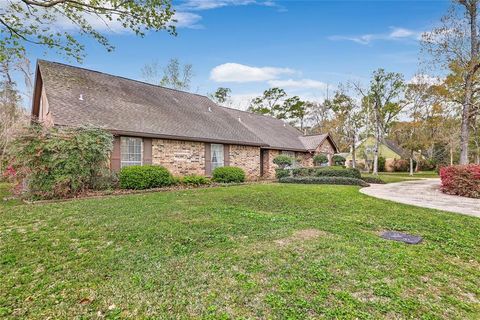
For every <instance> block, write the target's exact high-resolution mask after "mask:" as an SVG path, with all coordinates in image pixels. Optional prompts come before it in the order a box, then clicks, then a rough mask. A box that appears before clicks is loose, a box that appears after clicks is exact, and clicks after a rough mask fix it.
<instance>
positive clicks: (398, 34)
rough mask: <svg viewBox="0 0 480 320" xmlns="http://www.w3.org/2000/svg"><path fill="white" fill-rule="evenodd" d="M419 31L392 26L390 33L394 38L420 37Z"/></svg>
mask: <svg viewBox="0 0 480 320" xmlns="http://www.w3.org/2000/svg"><path fill="white" fill-rule="evenodd" d="M418 35H419V32H416V31H413V30H409V29H405V28H392V31H391V32H390V34H389V35H388V36H389V37H390V38H392V39H397V38H410V37H412V36H414V37H418Z"/></svg>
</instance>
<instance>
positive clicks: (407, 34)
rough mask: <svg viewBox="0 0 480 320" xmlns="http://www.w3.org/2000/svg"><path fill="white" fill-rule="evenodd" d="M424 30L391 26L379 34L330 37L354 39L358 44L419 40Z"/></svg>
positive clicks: (336, 39)
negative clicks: (387, 30)
mask: <svg viewBox="0 0 480 320" xmlns="http://www.w3.org/2000/svg"><path fill="white" fill-rule="evenodd" d="M421 35H422V32H421V31H415V30H410V29H406V28H397V27H390V32H387V33H377V34H363V35H358V36H341V35H333V36H330V37H328V39H330V40H334V41H341V40H346V41H353V42H355V43H358V44H363V45H367V44H370V43H372V42H373V41H375V40H384V41H396V40H408V39H411V40H419V39H420V38H421Z"/></svg>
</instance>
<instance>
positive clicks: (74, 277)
mask: <svg viewBox="0 0 480 320" xmlns="http://www.w3.org/2000/svg"><path fill="white" fill-rule="evenodd" d="M0 219H1V223H0V252H1V257H0V259H1V260H0V283H1V286H0V317H2V318H33V319H45V318H55V319H57V318H64V319H70V318H78V319H80V318H82V319H87V318H95V317H106V318H108V319H118V318H139V317H140V318H148V317H155V318H203V319H229V318H243V319H246V318H278V319H286V318H290V319H305V318H327V319H333V318H337V319H354V318H359V319H378V318H385V319H406V318H412V319H420V318H421V319H478V318H479V317H480V245H479V244H480V242H479V241H480V238H479V234H480V219H478V218H474V217H469V216H462V215H458V214H451V213H444V212H440V211H435V210H429V209H421V208H415V207H410V206H406V205H401V204H395V203H391V202H386V201H382V200H378V199H374V198H370V197H367V196H365V195H362V194H359V192H358V188H357V187H351V186H325V185H323V186H315V185H290V184H289V185H282V184H261V185H245V186H235V187H226V188H212V189H198V190H189V191H175V192H163V193H150V194H142V195H129V196H118V197H112V198H104V199H87V200H77V201H69V202H61V203H53V204H43V205H17V206H5V205H3V206H2V207H0ZM385 229H392V230H402V231H406V232H409V233H412V234H418V235H422V236H423V237H424V242H423V243H421V244H419V245H411V246H409V245H405V244H403V243H399V242H392V241H386V240H383V239H381V238H379V237H378V236H377V233H378V232H379V231H381V230H385Z"/></svg>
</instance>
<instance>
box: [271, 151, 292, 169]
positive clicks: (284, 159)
mask: <svg viewBox="0 0 480 320" xmlns="http://www.w3.org/2000/svg"><path fill="white" fill-rule="evenodd" d="M293 161H294V159H293V158H292V157H290V156H287V155H285V154H280V155H278V156H276V157H275V158H274V159H273V163H274V164H276V165H277V166H279V167H280V168H281V169H285V167H288V166H291V165H292V164H293Z"/></svg>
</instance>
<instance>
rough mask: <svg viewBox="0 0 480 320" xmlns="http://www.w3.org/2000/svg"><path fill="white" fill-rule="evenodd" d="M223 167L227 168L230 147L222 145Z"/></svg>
mask: <svg viewBox="0 0 480 320" xmlns="http://www.w3.org/2000/svg"><path fill="white" fill-rule="evenodd" d="M223 165H224V166H225V167H228V166H229V165H230V145H229V144H224V145H223Z"/></svg>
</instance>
